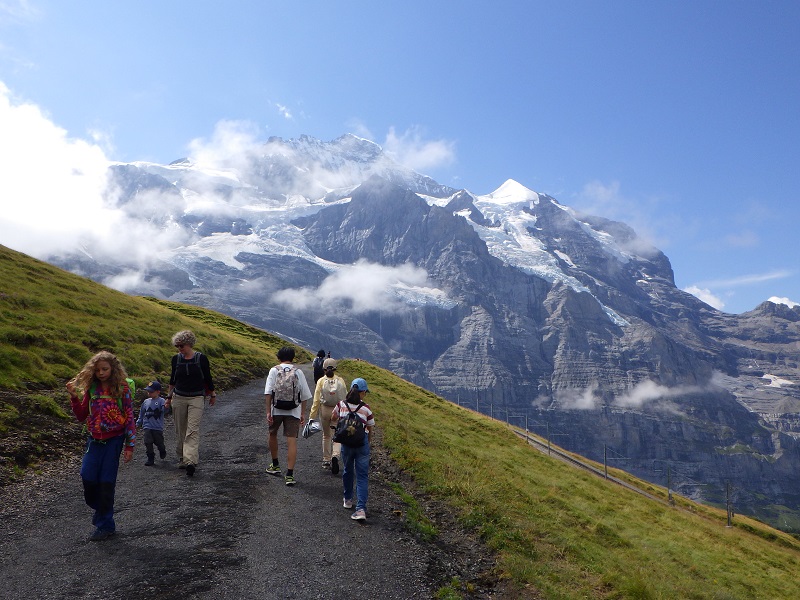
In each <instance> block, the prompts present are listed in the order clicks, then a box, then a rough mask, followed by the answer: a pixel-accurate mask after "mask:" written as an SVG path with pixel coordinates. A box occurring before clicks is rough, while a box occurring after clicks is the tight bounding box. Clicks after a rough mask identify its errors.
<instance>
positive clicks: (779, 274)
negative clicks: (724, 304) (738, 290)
mask: <svg viewBox="0 0 800 600" xmlns="http://www.w3.org/2000/svg"><path fill="white" fill-rule="evenodd" d="M792 275H793V273H792V271H789V270H786V269H778V270H773V271H768V272H767V273H752V274H750V275H740V276H739V277H731V278H729V279H715V280H711V281H701V282H699V283H697V284H696V285H705V286H708V287H717V288H720V287H738V286H745V285H754V284H757V283H764V282H765V281H774V280H775V279H786V278H787V277H791V276H792Z"/></svg>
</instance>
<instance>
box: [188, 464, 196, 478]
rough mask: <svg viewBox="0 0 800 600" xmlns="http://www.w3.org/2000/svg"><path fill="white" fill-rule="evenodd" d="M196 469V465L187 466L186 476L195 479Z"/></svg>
mask: <svg viewBox="0 0 800 600" xmlns="http://www.w3.org/2000/svg"><path fill="white" fill-rule="evenodd" d="M195 468H196V467H195V466H194V465H186V476H187V477H194V470H195Z"/></svg>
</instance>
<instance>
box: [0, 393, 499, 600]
mask: <svg viewBox="0 0 800 600" xmlns="http://www.w3.org/2000/svg"><path fill="white" fill-rule="evenodd" d="M376 419H377V420H378V425H380V414H377V415H376ZM165 438H166V442H167V451H168V455H167V459H166V460H164V461H159V460H158V458H156V466H153V467H146V466H144V461H145V458H146V457H145V453H144V448H143V444H142V445H141V446H140V447H137V449H136V452H135V453H134V458H133V461H132V462H131V463H128V464H124V465H121V467H120V472H119V478H118V481H117V499H116V505H115V506H116V521H117V534H116V535H115V536H113V537H112V538H110V539H108V540H106V541H102V542H90V541H88V536H89V534H90V533H91V532H92V529H93V528H92V526H91V523H90V520H91V510H90V509H89V508H88V507H87V506H86V505H85V504H84V502H83V495H82V488H81V482H80V476H79V468H80V465H79V458H78V457H76V458H74V459H71V460H67V461H63V462H61V463H58V465H57V468H55V469H52V468H51V469H49V470H48V471H47V472H45V473H44V474H40V475H37V476H35V477H27V478H26V479H25V480H24V481H23V482H21V483H19V484H14V485H12V486H8V487H6V488H4V489H2V490H0V598H4V599H5V598H9V599H17V598H20V599H22V598H26V599H32V598H112V597H123V598H129V599H131V598H132V599H137V598H148V599H150V598H159V599H162V600H168V599H178V598H208V599H212V598H243V599H249V598H260V599H269V598H276V599H277V598H314V599H316V598H319V599H327V598H342V597H359V598H361V599H362V600H368V599H371V598H388V599H394V598H398V599H410V598H432V597H434V595H435V592H436V590H437V589H438V588H439V587H440V586H442V585H444V584H446V583H448V582H449V581H450V580H451V578H452V577H459V578H460V579H461V581H464V582H470V589H471V590H472V591H471V592H470V593H469V594H468V595H465V597H469V598H490V597H492V598H494V597H503V596H506V594H503V593H501V592H500V591H499V589H496V582H492V580H491V577H489V576H487V574H488V573H490V572H491V569H492V566H493V561H492V559H491V557H490V556H489V555H488V553H487V552H486V550H485V549H482V548H480V546H479V544H478V543H477V542H476V540H474V539H472V538H470V537H469V535H468V534H465V533H464V532H460V531H457V528H452V527H450V528H448V530H447V531H446V532H443V534H442V535H440V536H439V538H438V539H437V540H436V541H435V542H434V543H425V542H422V541H420V540H418V539H417V538H416V537H415V536H414V535H413V534H412V533H410V532H409V531H408V530H407V528H406V526H405V525H404V515H405V509H406V506H405V505H404V504H403V503H402V502H401V501H400V500H399V499H398V497H397V496H396V494H395V493H394V492H393V491H392V490H391V488H390V487H389V482H390V481H392V480H393V478H395V477H398V478H399V477H400V474H399V473H398V472H397V471H396V468H394V470H393V466H392V465H391V461H389V460H388V458H387V457H386V454H385V452H383V451H382V449H381V448H380V447H379V443H378V444H376V445H375V450H374V452H373V454H374V456H373V465H372V467H371V473H370V497H369V502H368V506H367V516H368V519H367V521H366V522H355V521H352V520H351V519H350V514H351V511H349V510H347V509H344V508H343V507H342V490H341V475H339V476H333V475H332V474H331V472H330V471H328V470H323V469H322V468H321V449H320V445H321V435H320V434H317V435H315V436H314V437H312V438H310V439H307V440H305V439H303V438H300V439H299V440H298V459H297V464H296V466H295V476H296V478H297V481H298V483H297V485H295V486H293V487H287V486H286V485H284V481H283V478H282V477H280V478H278V477H275V476H270V475H267V474H266V473H265V472H264V469H265V467H266V466H267V464H268V462H269V451H268V449H267V425H266V419H265V409H264V396H263V381H254V382H252V383H251V384H249V385H246V386H244V387H242V388H239V389H236V390H230V391H226V392H222V393H220V395H219V399H218V402H217V404H216V406H213V407H208V406H207V407H206V410H205V413H204V416H203V425H202V437H201V447H200V465H199V466H198V468H197V472H196V474H195V476H194V477H193V478H189V477H187V476H186V474H185V471H183V470H179V469H177V468H176V466H175V450H174V432H173V429H172V421H171V418H168V419H167V423H166V427H165ZM379 438H380V436H379V435H378V441H379ZM279 447H280V462H281V467H282V468H283V469H285V468H286V445H285V441H284V440H280V443H279ZM404 485H405V484H404ZM431 506H432V508H431V511H432V514H431V517H432V518H433V519H434V520H436V515H435V514H433V513H435V512H436V508H435V506H434V505H433V504H432V505H431ZM440 512H441V513H442V514H441V515H439V516H440V517H442V518H444V519H445V520H448V519H447V517H448V515H447V514H446V511H440ZM448 522H449V523H450V524H451V525H452V521H451V520H448Z"/></svg>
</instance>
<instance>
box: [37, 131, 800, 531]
mask: <svg viewBox="0 0 800 600" xmlns="http://www.w3.org/2000/svg"><path fill="white" fill-rule="evenodd" d="M234 159H235V160H234ZM111 181H112V183H113V185H111V186H110V188H109V201H110V202H112V203H114V204H115V205H116V206H117V208H118V210H119V211H120V212H121V213H122V214H125V215H127V216H128V217H130V218H132V219H139V220H140V221H141V220H146V221H147V225H148V226H149V227H156V228H160V229H161V230H163V231H164V233H165V234H167V235H169V236H170V239H174V243H172V244H171V245H170V244H168V245H165V246H162V247H160V248H159V249H158V252H154V253H153V254H152V255H150V256H148V257H146V259H145V260H141V259H140V258H139V259H137V260H136V261H134V260H127V261H126V260H123V259H115V260H108V259H101V258H99V257H100V256H101V255H100V254H99V253H97V254H96V253H93V252H92V249H91V248H90V247H88V248H87V250H86V252H85V253H84V254H82V255H81V256H62V257H53V258H52V262H54V263H56V264H60V265H61V266H64V267H66V268H68V269H70V270H73V271H75V272H78V273H80V274H83V275H87V276H89V277H92V278H94V279H97V280H100V281H104V282H106V283H110V282H114V281H121V280H123V279H124V276H125V275H126V274H130V273H132V272H135V273H137V274H138V278H139V279H138V281H139V283H138V284H137V286H136V288H135V289H127V290H126V291H130V292H132V293H139V294H142V293H144V294H151V295H156V296H161V297H168V298H172V299H175V300H180V301H185V302H190V303H195V304H199V305H203V306H206V307H209V308H213V309H216V310H219V311H221V312H224V313H227V314H230V315H233V316H235V317H237V318H239V319H242V320H244V321H247V322H249V323H252V324H254V325H256V326H259V327H263V328H265V329H267V330H270V331H273V332H276V333H278V334H280V335H282V336H284V337H287V338H289V339H292V340H295V341H296V342H297V343H299V344H302V345H303V346H306V347H309V348H311V349H312V350H313V349H317V348H325V349H326V350H328V349H329V350H330V351H331V352H332V354H333V355H334V356H337V357H360V358H364V359H366V360H369V361H371V362H374V363H376V364H378V365H381V366H383V367H386V368H389V369H391V370H393V371H395V372H396V373H398V374H399V375H401V376H403V377H405V378H406V379H408V380H410V381H413V382H415V383H417V384H419V385H422V386H424V387H426V388H428V389H430V390H431V391H434V392H436V393H437V394H440V395H442V396H444V397H445V398H448V399H449V400H451V401H453V402H458V403H459V404H462V405H464V406H468V407H471V408H474V409H477V410H480V411H481V412H484V413H487V414H492V415H493V416H494V417H495V418H500V419H504V420H508V421H509V422H510V423H513V424H515V425H520V426H525V425H526V424H527V426H528V428H529V429H530V430H531V431H532V432H534V433H539V434H541V435H548V434H549V435H551V436H553V440H552V441H553V443H556V444H559V445H561V446H564V447H566V448H568V449H570V450H574V451H577V452H580V453H581V454H583V455H585V456H588V457H590V458H593V459H595V460H599V461H602V460H603V459H604V456H612V457H613V458H614V460H615V462H614V463H610V466H615V467H619V468H622V469H625V470H627V471H630V472H632V473H634V474H636V475H639V476H641V477H643V478H645V479H649V480H651V481H654V482H657V483H660V484H662V485H663V484H665V483H666V475H665V473H666V472H667V471H668V472H669V473H670V482H671V485H672V487H673V489H676V490H678V491H679V492H680V493H683V494H686V495H689V496H692V497H694V498H697V499H704V500H708V501H712V502H724V499H725V493H726V485H727V484H730V486H731V488H730V489H731V490H732V493H733V495H732V498H733V501H734V505H735V508H736V510H737V512H740V513H749V514H754V515H757V516H759V517H761V518H763V519H764V520H767V521H770V522H772V523H773V524H776V525H778V526H781V527H784V528H787V529H792V528H794V529H798V530H800V478H798V477H797V476H796V475H795V474H796V473H798V472H800V450H799V449H798V443H797V440H798V436H800V418H799V417H798V415H799V414H800V390H798V385H797V384H798V382H800V371H799V370H798V359H800V308H798V307H795V308H789V307H787V306H785V305H776V304H772V303H770V302H766V303H764V304H762V305H760V306H758V307H757V308H755V309H754V310H753V311H751V312H749V313H745V314H742V315H730V314H725V313H721V312H719V311H717V310H715V309H713V308H711V307H710V306H708V305H706V304H704V303H703V302H701V301H700V300H698V299H697V298H695V297H694V296H692V295H690V294H687V293H685V292H683V291H681V290H679V289H677V288H676V287H675V283H674V278H673V273H672V268H671V266H670V263H669V260H668V259H667V257H666V256H665V255H664V254H663V253H662V252H660V251H659V250H657V249H656V248H653V247H651V246H649V245H648V244H647V243H645V242H644V241H643V240H641V239H640V238H638V237H637V235H636V233H635V232H634V231H633V230H632V229H630V228H629V227H627V226H626V225H624V224H622V223H618V222H613V221H609V220H607V219H603V218H601V217H597V216H590V215H582V214H579V213H577V212H576V211H574V210H572V209H570V208H568V207H566V206H563V205H561V204H559V203H558V202H557V201H556V200H555V199H554V198H551V197H549V196H546V195H544V194H538V193H536V192H533V191H531V190H527V189H525V188H524V187H522V186H520V185H519V184H516V183H515V182H512V181H509V182H506V183H505V184H504V185H503V186H501V188H499V189H498V190H497V191H495V192H494V193H492V194H489V195H487V196H476V195H473V194H471V193H470V192H468V191H466V190H455V189H452V188H449V187H447V186H443V185H440V184H438V183H436V182H435V181H433V180H431V179H430V178H427V177H425V176H422V175H419V174H417V173H414V172H412V171H409V170H407V169H403V168H401V167H400V166H399V165H397V164H394V163H392V162H391V160H389V159H388V158H387V157H386V156H385V155H384V153H383V152H382V151H381V149H380V148H379V147H378V146H376V145H375V144H373V143H371V142H368V141H366V140H362V139H359V138H356V137H354V136H343V137H342V138H339V139H337V140H334V141H332V142H327V143H325V142H320V141H318V140H314V139H312V138H306V137H303V138H300V139H299V140H290V141H284V140H279V139H272V140H270V141H269V142H268V143H267V144H266V145H265V146H264V147H263V148H261V149H259V151H258V152H253V153H250V154H248V155H247V156H240V157H232V160H231V163H230V165H222V166H219V167H218V168H216V169H215V170H213V171H211V170H209V169H202V168H200V167H198V166H196V165H193V164H191V163H190V162H189V161H179V162H176V163H173V164H171V165H153V164H147V163H134V164H125V165H115V166H114V167H112V168H111ZM143 207H147V208H146V209H145V208H143ZM112 284H113V283H112ZM118 287H119V286H118Z"/></svg>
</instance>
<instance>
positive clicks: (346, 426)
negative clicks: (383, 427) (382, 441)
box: [333, 402, 367, 448]
mask: <svg viewBox="0 0 800 600" xmlns="http://www.w3.org/2000/svg"><path fill="white" fill-rule="evenodd" d="M344 405H345V406H346V407H347V412H348V413H349V414H348V415H347V416H344V417H342V416H339V422H338V423H337V424H336V431H335V432H334V434H333V441H334V442H336V443H337V444H343V445H345V446H349V447H350V448H360V447H361V446H363V445H364V440H365V439H366V437H367V431H366V429H365V427H364V420H363V419H362V418H361V417H359V416H358V409H359V408H361V407H362V406H364V403H363V402H359V403H358V406H356V409H355V410H350V405H349V404H347V402H345V403H344Z"/></svg>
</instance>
